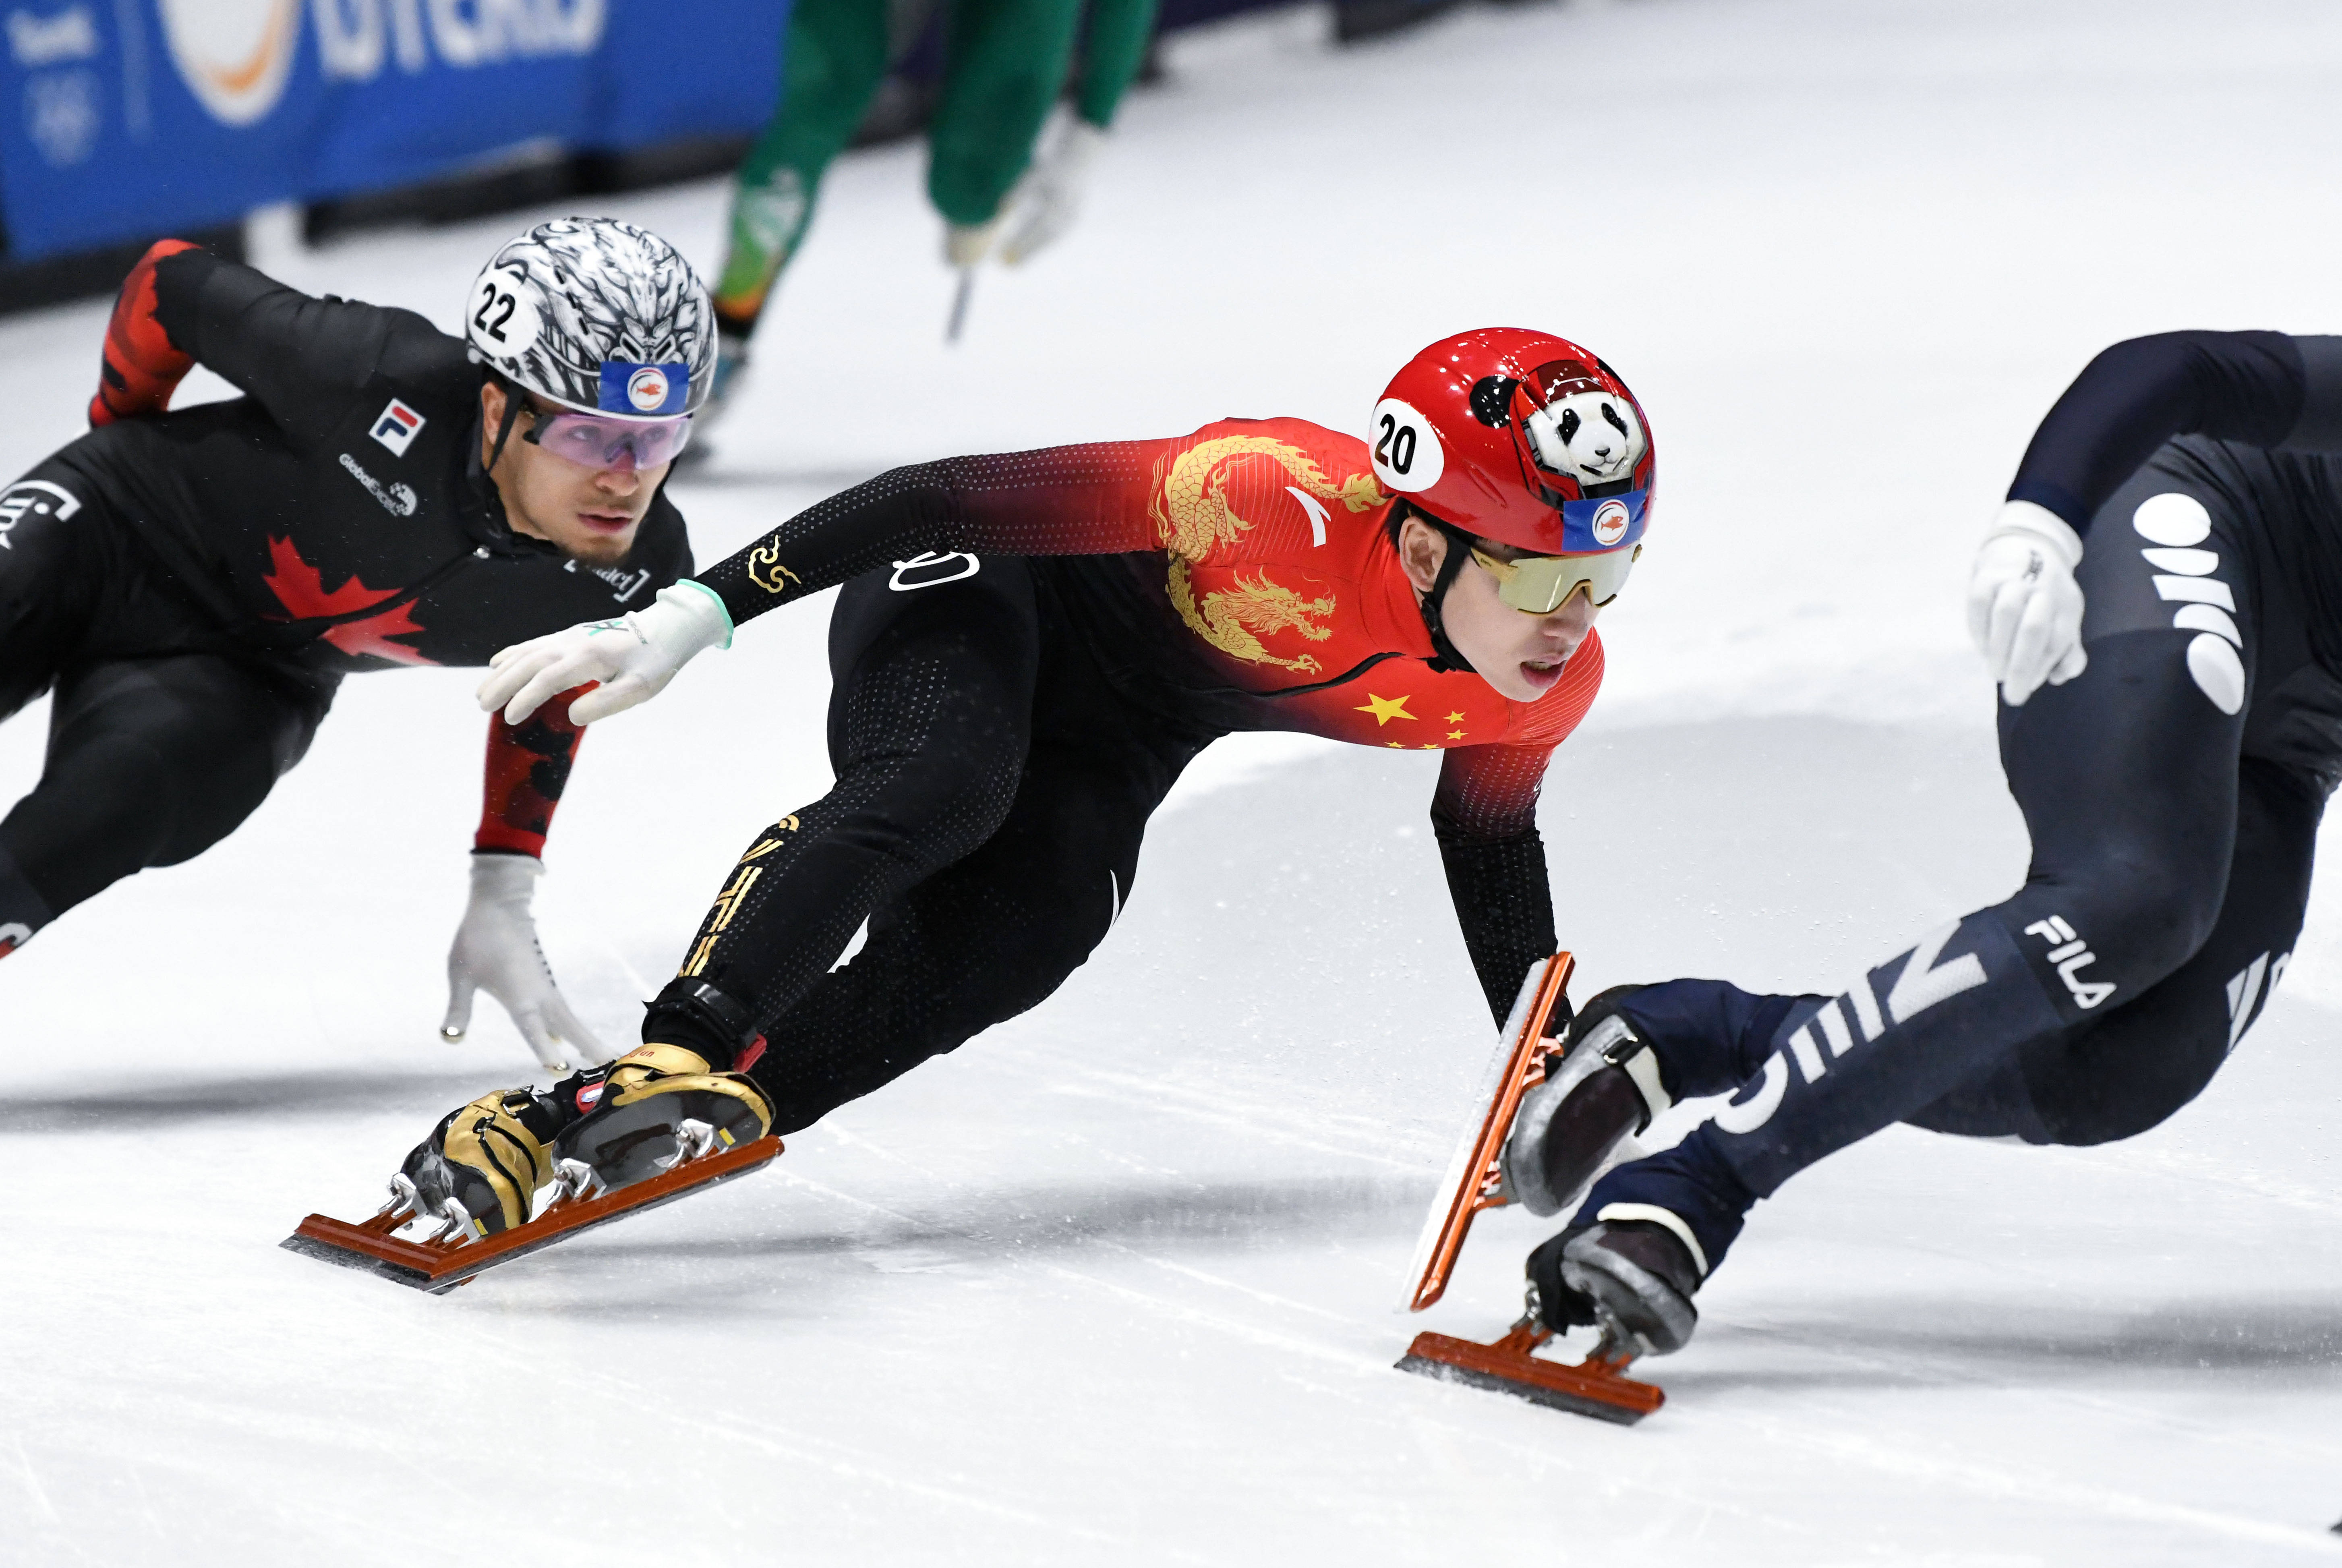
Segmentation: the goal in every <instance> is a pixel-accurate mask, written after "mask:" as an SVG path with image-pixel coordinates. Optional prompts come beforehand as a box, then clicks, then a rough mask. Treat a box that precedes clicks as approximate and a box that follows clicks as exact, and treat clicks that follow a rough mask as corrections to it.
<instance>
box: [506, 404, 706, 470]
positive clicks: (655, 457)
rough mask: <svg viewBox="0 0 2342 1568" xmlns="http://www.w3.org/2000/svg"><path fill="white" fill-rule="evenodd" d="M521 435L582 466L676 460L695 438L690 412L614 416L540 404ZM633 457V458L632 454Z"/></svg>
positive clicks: (643, 465) (532, 406)
mask: <svg viewBox="0 0 2342 1568" xmlns="http://www.w3.org/2000/svg"><path fill="white" fill-rule="evenodd" d="M528 411H529V413H530V414H531V415H533V418H532V419H531V422H530V424H529V427H528V429H527V430H526V431H525V432H524V433H523V434H522V435H521V439H522V440H523V441H525V442H528V443H529V444H531V445H535V446H542V447H544V448H545V450H546V451H547V452H550V453H552V454H554V455H555V457H559V458H562V459H564V460H565V461H566V462H570V463H575V464H577V465H578V466H580V467H583V468H595V469H601V468H625V467H627V466H630V465H631V466H633V467H635V468H656V467H659V466H660V465H661V464H668V463H672V462H674V461H675V460H676V455H677V454H680V453H681V452H682V451H683V449H684V446H685V444H686V443H688V442H689V441H690V440H691V415H689V414H684V415H682V416H680V417H679V418H676V419H612V418H610V417H608V416H607V415H606V414H581V413H579V412H578V411H576V410H575V409H569V408H555V409H544V408H539V407H538V406H537V405H536V404H535V403H531V404H529V407H528ZM629 459H631V460H632V462H631V464H629V462H628V460H629Z"/></svg>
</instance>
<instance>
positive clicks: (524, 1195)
mask: <svg viewBox="0 0 2342 1568" xmlns="http://www.w3.org/2000/svg"><path fill="white" fill-rule="evenodd" d="M573 1082H574V1080H573ZM564 1087H566V1085H564ZM566 1100H567V1096H565V1095H564V1094H562V1093H561V1090H560V1089H555V1091H554V1092H553V1093H552V1094H537V1093H535V1091H533V1090H529V1089H500V1090H498V1091H496V1092H495V1094H483V1095H481V1096H480V1097H479V1098H478V1099H476V1100H475V1101H473V1102H472V1103H471V1104H468V1105H464V1106H460V1107H458V1108H457V1109H455V1110H453V1111H450V1112H448V1113H447V1114H446V1115H445V1116H443V1117H441V1118H440V1120H439V1124H438V1125H437V1126H436V1127H435V1128H433V1129H432V1130H431V1135H430V1136H429V1137H427V1138H425V1139H424V1140H423V1142H422V1143H420V1144H416V1145H415V1152H414V1153H413V1154H409V1155H407V1156H406V1163H405V1164H403V1165H401V1166H400V1167H399V1170H398V1174H396V1175H395V1176H393V1177H392V1178H391V1179H390V1190H391V1193H392V1195H393V1198H394V1201H395V1202H398V1203H404V1204H405V1205H406V1206H408V1207H410V1208H412V1209H413V1210H414V1211H415V1213H416V1214H417V1215H419V1216H421V1217H424V1218H425V1219H430V1220H436V1221H438V1222H440V1223H441V1224H442V1226H443V1228H444V1229H445V1231H446V1232H448V1233H454V1234H458V1235H464V1236H468V1237H469V1238H470V1239H472V1240H474V1241H477V1240H479V1239H480V1238H481V1237H483V1236H492V1235H495V1234H496V1233H498V1232H500V1231H508V1230H510V1229H512V1228H513V1227H514V1226H515V1225H517V1224H520V1223H524V1222H525V1221H526V1220H527V1218H528V1215H529V1209H530V1207H531V1205H532V1203H534V1202H535V1196H536V1192H537V1189H538V1188H540V1187H543V1186H545V1185H547V1184H549V1183H551V1182H552V1181H553V1179H554V1156H553V1140H554V1138H555V1135H556V1134H558V1133H559V1131H560V1130H561V1128H562V1126H563V1125H564V1124H565V1123H567V1122H568V1121H570V1120H572V1119H574V1117H575V1113H574V1112H567V1111H566V1110H565V1102H566Z"/></svg>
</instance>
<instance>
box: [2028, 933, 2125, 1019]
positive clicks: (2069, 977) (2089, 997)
mask: <svg viewBox="0 0 2342 1568" xmlns="http://www.w3.org/2000/svg"><path fill="white" fill-rule="evenodd" d="M2025 934H2026V935H2027V936H2037V937H2039V938H2040V939H2041V940H2042V941H2044V942H2046V943H2047V944H2049V952H2048V955H2047V956H2048V959H2049V962H2050V963H2052V964H2056V965H2057V978H2058V979H2060V980H2062V981H2064V982H2065V983H2066V989H2067V990H2068V991H2070V992H2072V993H2073V994H2074V1005H2075V1006H2077V1007H2086V1008H2087V1007H2096V1006H2097V1004H2099V1003H2101V1002H2104V1001H2105V1000H2106V999H2107V997H2109V996H2112V995H2113V994H2115V983H2114V982H2113V981H2111V980H2084V979H2082V978H2081V977H2080V976H2079V974H2077V973H2076V972H2077V970H2080V969H2083V968H2085V967H2087V965H2089V964H2096V963H2097V961H2098V955H2097V954H2095V953H2093V952H2091V951H2090V944H2088V943H2087V942H2085V941H2083V940H2082V939H2081V938H2080V937H2078V936H2077V935H2075V934H2074V928H2073V927H2072V926H2070V925H2068V924H2066V921H2065V917H2064V916H2062V915H2056V914H2053V915H2051V916H2049V918H2048V919H2047V920H2037V921H2035V922H2034V923H2033V924H2030V925H2028V926H2027V927H2026V928H2025Z"/></svg>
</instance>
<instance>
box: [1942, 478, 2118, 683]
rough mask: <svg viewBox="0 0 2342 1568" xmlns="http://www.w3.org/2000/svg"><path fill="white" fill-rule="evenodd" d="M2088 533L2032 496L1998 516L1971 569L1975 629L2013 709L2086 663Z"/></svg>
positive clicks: (1989, 667) (1970, 603)
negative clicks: (2081, 580) (2082, 573)
mask: <svg viewBox="0 0 2342 1568" xmlns="http://www.w3.org/2000/svg"><path fill="white" fill-rule="evenodd" d="M2080 564H2082V537H2081V535H2080V534H2077V533H2075V532H2074V530H2073V529H2072V528H2071V527H2069V526H2067V523H2066V520H2065V519H2064V518H2062V517H2060V516H2058V515H2057V514H2056V513H2054V512H2052V511H2050V510H2049V509H2048V508H2047V507H2046V506H2037V505H2035V504H2033V503H2032V502H2030V501H2011V502H2009V503H2008V504H2007V505H2005V506H2003V507H2002V508H2001V509H2000V515H1998V516H1997V517H1995V518H1994V519H1993V523H1992V531H1991V532H1990V533H1988V534H1986V535H1985V536H1984V547H1983V548H1982V549H1981V550H1979V551H1977V559H1976V568H1975V570H1974V571H1972V572H1971V573H1970V574H1968V635H1969V636H1971V637H1973V638H1975V639H1976V645H1977V651H1978V652H1980V653H1982V654H1984V663H1985V668H1986V669H1987V671H1989V672H1990V673H1991V674H1992V678H1993V679H1994V680H1996V681H1998V682H1999V683H2000V694H2001V695H2002V696H2003V697H2005V698H2007V702H2008V705H2009V706H2010V707H2012V708H2021V707H2023V706H2024V705H2025V699H2026V698H2027V697H2029V696H2031V695H2032V694H2034V693H2036V692H2037V691H2039V690H2040V689H2041V686H2042V683H2044V682H2045V681H2046V682H2047V683H2048V684H2050V685H2053V686H2062V685H2064V684H2066V683H2067V681H2070V680H2072V679H2073V678H2074V677H2075V676H2076V675H2078V674H2081V673H2082V671H2083V670H2084V669H2085V668H2087V666H2088V664H2089V662H2090V656H2089V654H2087V653H2085V652H2084V651H2083V649H2082V588H2081V584H2078V583H2077V582H2075V581H2074V568H2075V567H2077V566H2078V565H2080Z"/></svg>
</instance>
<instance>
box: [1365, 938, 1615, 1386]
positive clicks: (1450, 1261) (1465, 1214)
mask: <svg viewBox="0 0 2342 1568" xmlns="http://www.w3.org/2000/svg"><path fill="white" fill-rule="evenodd" d="M1576 966H1577V965H1576V960H1575V959H1573V958H1571V957H1570V955H1569V954H1566V953H1556V954H1554V955H1553V956H1552V957H1551V958H1548V959H1546V960H1545V961H1544V962H1543V963H1542V964H1538V965H1537V966H1536V967H1535V968H1532V969H1531V970H1530V971H1529V973H1528V977H1527V979H1526V980H1525V981H1523V982H1522V984H1521V994H1520V1000H1519V1001H1517V1002H1516V1003H1514V1004H1513V1015H1512V1017H1511V1018H1510V1019H1508V1020H1506V1024H1505V1029H1504V1033H1503V1034H1499V1035H1498V1036H1497V1038H1496V1055H1495V1056H1494V1057H1493V1058H1492V1059H1491V1060H1490V1061H1489V1063H1488V1071H1487V1074H1486V1077H1484V1078H1483V1079H1482V1081H1481V1085H1482V1086H1481V1094H1480V1100H1479V1104H1480V1106H1481V1111H1480V1119H1479V1120H1478V1121H1477V1122H1476V1123H1475V1124H1472V1125H1471V1126H1469V1127H1466V1129H1465V1131H1464V1137H1463V1140H1462V1142H1460V1143H1458V1144H1456V1155H1455V1158H1454V1159H1452V1160H1450V1161H1449V1162H1448V1164H1447V1174H1446V1177H1445V1178H1443V1179H1442V1180H1441V1182H1440V1183H1439V1193H1438V1195H1437V1196H1436V1197H1435V1198H1433V1199H1432V1201H1431V1213H1430V1214H1429V1215H1428V1216H1427V1217H1426V1219H1425V1221H1424V1224H1423V1235H1422V1238H1421V1239H1420V1240H1418V1241H1417V1242H1416V1244H1415V1259H1414V1261H1413V1262H1412V1263H1409V1264H1408V1265H1407V1275H1406V1279H1407V1292H1406V1310H1407V1311H1409V1312H1421V1311H1422V1310H1423V1309H1424V1308H1426V1307H1427V1306H1429V1305H1430V1304H1431V1303H1434V1302H1436V1301H1437V1300H1438V1299H1439V1298H1440V1296H1441V1295H1443V1294H1444V1293H1446V1290H1447V1278H1448V1276H1449V1275H1450V1274H1452V1273H1455V1272H1456V1255H1457V1254H1458V1253H1461V1252H1463V1250H1464V1237H1465V1235H1466V1233H1468V1232H1469V1231H1470V1230H1471V1229H1472V1216H1473V1215H1475V1214H1476V1213H1479V1212H1480V1211H1481V1210H1482V1209H1494V1208H1501V1207H1502V1206H1504V1204H1505V1203H1506V1202H1507V1200H1506V1199H1504V1198H1501V1197H1498V1196H1497V1195H1496V1188H1497V1185H1498V1183H1500V1182H1501V1180H1502V1179H1503V1178H1502V1173H1501V1172H1499V1171H1498V1170H1497V1168H1496V1162H1497V1159H1498V1157H1499V1156H1500V1155H1502V1154H1503V1153H1504V1150H1505V1139H1506V1136H1507V1135H1508V1134H1510V1133H1511V1132H1512V1130H1513V1114H1514V1113H1515V1112H1516V1111H1518V1110H1519V1109H1520V1105H1521V1096H1522V1095H1524V1094H1527V1093H1528V1092H1529V1091H1530V1090H1531V1089H1533V1088H1535V1087H1536V1085H1538V1084H1542V1083H1544V1082H1545V1069H1546V1061H1547V1059H1548V1058H1550V1057H1552V1056H1553V1055H1555V1054H1556V1052H1555V1051H1554V1049H1553V1048H1552V1047H1550V1046H1548V1045H1547V1044H1546V1031H1547V1029H1548V1027H1549V1026H1550V1025H1551V1024H1552V1023H1553V1016H1554V1014H1555V1012H1556V1010H1557V1009H1558V1008H1559V1007H1560V1006H1561V1005H1562V1002H1563V998H1564V997H1565V996H1566V994H1568V990H1569V976H1570V972H1571V971H1572V970H1574V969H1575V968H1576ZM1459 1343H1460V1342H1459Z"/></svg>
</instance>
